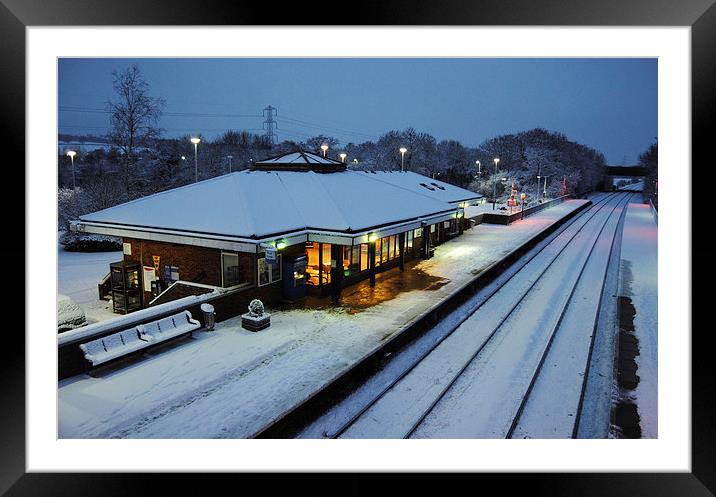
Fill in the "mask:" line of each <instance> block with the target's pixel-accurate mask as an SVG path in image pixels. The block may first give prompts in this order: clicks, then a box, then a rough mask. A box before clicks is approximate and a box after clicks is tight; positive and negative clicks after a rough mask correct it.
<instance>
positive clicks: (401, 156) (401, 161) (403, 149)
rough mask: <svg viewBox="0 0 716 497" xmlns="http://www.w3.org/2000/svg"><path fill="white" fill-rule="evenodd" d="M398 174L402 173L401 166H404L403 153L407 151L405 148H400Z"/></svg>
mask: <svg viewBox="0 0 716 497" xmlns="http://www.w3.org/2000/svg"><path fill="white" fill-rule="evenodd" d="M399 150H400V172H401V173H402V172H403V166H404V164H405V152H407V151H408V149H407V148H405V147H400V149H399Z"/></svg>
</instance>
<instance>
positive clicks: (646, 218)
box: [620, 203, 658, 438]
mask: <svg viewBox="0 0 716 497" xmlns="http://www.w3.org/2000/svg"><path fill="white" fill-rule="evenodd" d="M657 256H658V229H657V225H656V222H655V221H654V217H653V214H652V212H651V208H650V207H649V206H648V205H646V204H638V203H631V204H629V207H628V209H627V213H626V219H625V220H624V231H623V234H622V248H621V258H622V263H624V262H625V261H626V262H628V263H629V265H630V268H631V281H629V282H625V281H622V285H623V286H622V288H621V289H620V294H621V295H624V296H626V297H629V298H631V302H632V305H634V309H635V310H636V315H635V316H634V334H635V335H636V337H637V339H638V340H639V355H637V356H636V364H637V368H638V369H637V372H636V373H637V375H639V378H640V380H639V384H638V385H637V387H636V390H635V391H634V393H633V395H634V397H635V400H636V405H637V409H638V412H639V418H640V426H641V433H642V438H657V437H658V402H657V400H658V398H657V390H658V384H657V378H658V374H657V372H658V368H657V366H658V354H657V352H658V351H657V343H658V340H657V329H658V322H657V316H658V314H657V304H658V287H657V286H658V267H657V260H658V257H657Z"/></svg>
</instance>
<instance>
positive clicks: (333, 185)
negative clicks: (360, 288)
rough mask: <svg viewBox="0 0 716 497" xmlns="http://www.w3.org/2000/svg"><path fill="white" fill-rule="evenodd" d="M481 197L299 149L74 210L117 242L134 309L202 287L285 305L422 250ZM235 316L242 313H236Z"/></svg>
mask: <svg viewBox="0 0 716 497" xmlns="http://www.w3.org/2000/svg"><path fill="white" fill-rule="evenodd" d="M481 198H482V196H481V195H479V194H477V193H474V192H471V191H468V190H465V189H463V188H458V187H456V186H454V185H450V184H448V183H444V182H441V181H438V180H434V179H430V178H428V177H426V176H423V175H420V174H416V173H413V172H399V171H353V170H348V169H347V168H346V164H345V163H343V162H340V161H337V160H334V159H331V158H328V157H321V156H320V155H317V154H313V153H310V152H306V151H297V152H293V153H288V154H284V155H281V156H278V157H272V158H269V159H266V160H262V161H259V162H255V163H254V164H253V165H252V167H251V169H250V170H245V171H239V172H235V173H231V174H226V175H223V176H219V177H216V178H212V179H209V180H206V181H201V182H198V183H194V184H191V185H187V186H183V187H180V188H175V189H172V190H167V191H164V192H160V193H157V194H154V195H150V196H147V197H144V198H140V199H137V200H134V201H131V202H127V203H125V204H121V205H117V206H115V207H111V208H109V209H105V210H102V211H98V212H94V213H91V214H87V215H84V216H81V217H80V218H79V219H78V220H77V221H75V222H73V223H72V229H73V230H75V231H79V232H86V233H98V234H105V235H113V236H118V237H121V238H122V239H123V242H124V243H123V246H124V261H123V262H124V263H125V265H126V264H129V263H135V266H136V265H138V266H139V267H140V268H141V271H140V272H139V274H140V277H139V279H138V280H137V278H136V277H132V281H133V282H134V283H133V284H134V285H135V286H138V287H139V293H140V299H141V306H142V307H147V306H150V305H153V304H156V303H160V302H165V301H167V300H173V299H175V298H180V297H183V296H186V295H187V294H192V293H205V292H207V291H210V289H213V288H223V289H230V291H231V292H245V294H246V297H247V299H248V300H250V299H253V298H259V299H261V300H263V301H264V302H266V303H269V304H271V303H276V302H279V301H285V300H288V301H294V300H297V299H300V298H301V297H302V296H303V295H305V294H306V293H309V294H317V295H328V294H332V295H333V296H334V298H338V297H339V296H340V290H341V289H342V288H344V287H345V286H347V285H351V284H353V283H355V282H357V281H360V280H362V279H365V278H370V280H371V284H375V274H376V273H378V272H382V271H387V270H389V269H391V268H395V267H400V269H401V270H402V269H403V268H404V263H405V261H407V260H410V259H415V258H427V257H431V256H432V253H433V250H434V247H435V246H436V245H438V244H440V243H442V242H444V241H445V240H448V239H450V238H452V237H454V236H457V235H459V234H460V233H461V232H462V230H463V223H464V208H465V207H466V206H468V205H471V204H475V203H478V202H480V200H481ZM236 312H237V313H239V312H244V309H237V310H236Z"/></svg>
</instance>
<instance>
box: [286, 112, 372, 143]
mask: <svg viewBox="0 0 716 497" xmlns="http://www.w3.org/2000/svg"><path fill="white" fill-rule="evenodd" d="M283 119H286V120H288V121H293V122H295V123H298V124H302V125H305V126H310V127H314V128H320V129H329V130H334V131H340V132H342V133H349V134H351V135H357V136H365V137H366V138H370V139H375V138H376V136H375V135H374V134H369V133H364V132H362V131H358V130H355V129H350V128H342V127H337V126H327V125H325V124H317V123H312V122H310V121H304V120H302V119H296V118H292V117H286V116H284V117H283Z"/></svg>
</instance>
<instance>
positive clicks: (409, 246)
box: [406, 231, 413, 250]
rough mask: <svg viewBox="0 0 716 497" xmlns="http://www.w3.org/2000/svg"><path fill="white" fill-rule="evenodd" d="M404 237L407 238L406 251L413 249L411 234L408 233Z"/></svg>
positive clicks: (410, 232)
mask: <svg viewBox="0 0 716 497" xmlns="http://www.w3.org/2000/svg"><path fill="white" fill-rule="evenodd" d="M406 235H407V236H408V250H410V249H412V248H413V232H412V231H408V232H407V233H406Z"/></svg>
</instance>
